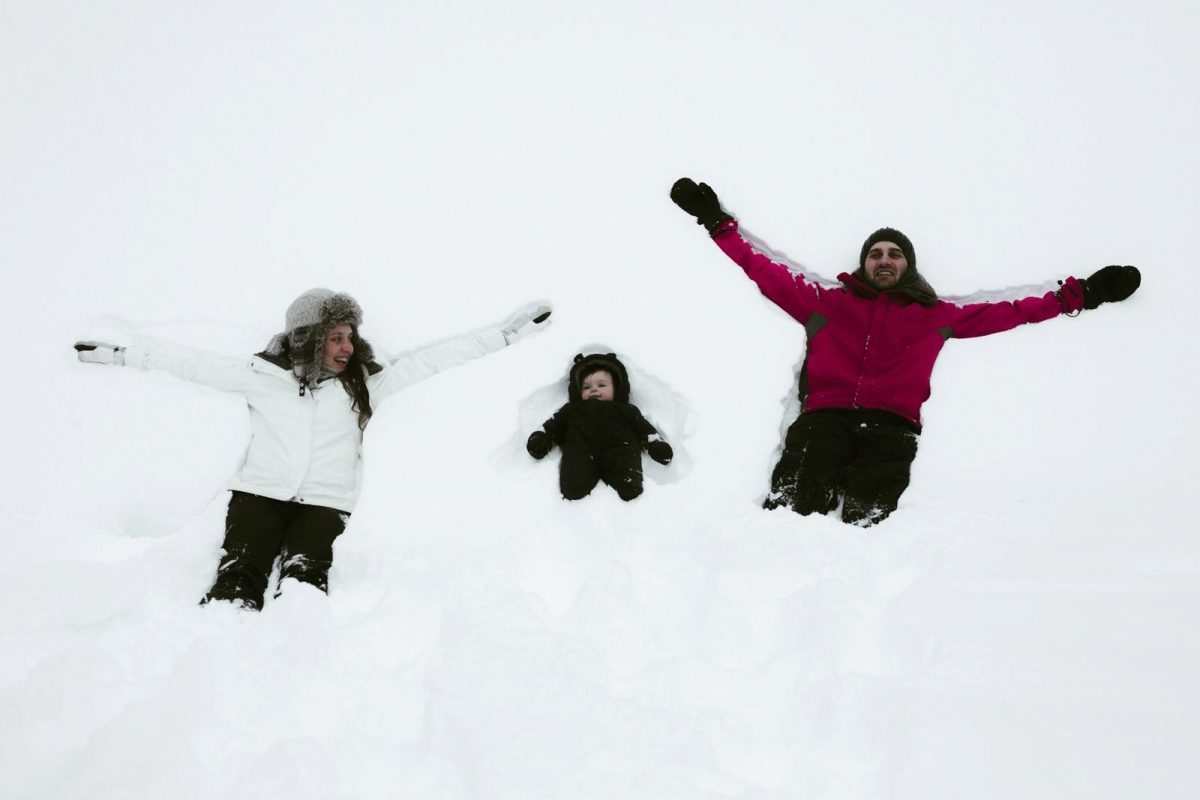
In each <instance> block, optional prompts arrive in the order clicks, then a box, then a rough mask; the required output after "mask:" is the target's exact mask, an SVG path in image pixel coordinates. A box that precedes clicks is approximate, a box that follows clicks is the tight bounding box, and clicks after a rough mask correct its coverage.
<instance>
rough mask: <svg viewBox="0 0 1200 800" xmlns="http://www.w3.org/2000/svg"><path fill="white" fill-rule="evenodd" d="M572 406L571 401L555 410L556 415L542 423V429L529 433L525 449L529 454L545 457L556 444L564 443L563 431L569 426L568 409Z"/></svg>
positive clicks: (535, 456) (539, 457) (538, 457)
mask: <svg viewBox="0 0 1200 800" xmlns="http://www.w3.org/2000/svg"><path fill="white" fill-rule="evenodd" d="M570 407H571V404H570V403H568V404H567V405H565V406H563V407H562V408H560V409H559V410H558V411H556V412H554V416H552V417H551V418H550V419H548V420H546V421H545V422H543V423H542V429H541V430H540V431H534V432H533V433H531V434H529V438H528V439H527V440H526V441H525V450H526V451H527V452H528V453H529V455H531V456H533V457H534V458H537V459H541V458H545V457H546V454H547V453H549V452H550V450H551V449H553V447H554V445H556V444H561V443H562V438H563V433H564V431H565V430H566V427H567V409H568V408H570Z"/></svg>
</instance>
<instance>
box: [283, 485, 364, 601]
mask: <svg viewBox="0 0 1200 800" xmlns="http://www.w3.org/2000/svg"><path fill="white" fill-rule="evenodd" d="M288 505H289V506H291V508H292V516H291V519H290V521H289V522H288V525H287V527H286V529H285V530H284V533H283V553H282V565H281V566H280V568H279V580H280V581H281V582H282V581H283V579H284V578H295V579H296V580H298V581H300V582H302V583H308V584H312V585H313V586H315V587H317V588H318V589H320V590H321V591H323V592H328V591H329V568H330V567H332V566H333V540H334V539H336V538H337V537H338V536H340V535H341V533H342V531H344V530H345V529H346V520H347V518H349V516H350V515H349V514H348V513H347V512H345V511H338V510H337V509H335V508H326V507H324V506H305V505H301V504H299V503H289V504H288Z"/></svg>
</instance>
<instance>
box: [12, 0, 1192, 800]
mask: <svg viewBox="0 0 1200 800" xmlns="http://www.w3.org/2000/svg"><path fill="white" fill-rule="evenodd" d="M1198 21H1200V20H1198V18H1197V12H1196V11H1195V7H1194V5H1193V4H1191V3H1188V2H1183V0H1179V1H1178V2H1170V1H1167V0H1149V1H1147V0H1140V1H1139V2H1132V0H1103V1H1102V2H1095V3H1090V4H1084V3H1076V2H1064V0H1037V2H1032V1H1031V0H1016V2H1010V3H1004V4H995V3H987V2H982V1H981V0H980V1H977V0H966V1H965V2H964V0H955V1H953V2H952V1H951V0H925V1H924V2H910V3H891V2H883V0H857V1H856V0H850V1H849V2H844V3H838V4H834V3H822V4H813V3H797V2H794V0H746V2H741V3H721V2H705V3H695V2H681V1H677V0H644V1H643V2H629V1H628V0H610V1H609V2H606V3H581V2H545V1H539V0H510V2H505V3H488V2H482V0H475V1H474V2H446V3H411V2H409V3H400V2H392V3H388V2H345V3H322V2H281V1H280V0H264V1H263V2H252V3H248V2H230V1H229V0H218V1H217V2H208V3H181V2H152V1H151V0H144V1H142V2H131V1H130V0H118V1H117V2H106V3H86V2H61V1H59V0H37V1H36V2H35V1H34V0H4V2H3V3H2V4H0V87H2V98H3V108H4V111H3V114H2V115H0V137H2V140H3V148H2V154H0V187H2V188H0V196H2V206H0V264H2V265H3V274H4V281H3V289H4V298H5V305H6V308H7V312H6V315H7V319H8V324H7V327H6V330H7V337H6V338H7V346H6V352H7V353H8V357H7V376H8V377H7V384H6V386H5V388H4V390H3V392H2V393H0V396H2V398H3V399H2V400H0V403H2V407H0V410H2V413H0V425H3V430H2V432H0V441H2V442H3V446H4V458H3V467H2V468H3V481H2V486H3V490H2V491H3V502H2V508H0V512H2V519H3V527H2V529H0V531H2V533H0V535H2V537H3V538H2V540H0V552H2V553H3V556H2V557H0V586H2V587H3V589H2V594H0V598H2V602H0V797H2V798H5V800H18V799H19V800H33V799H34V798H38V799H39V800H40V799H41V798H54V799H55V800H57V799H59V798H63V799H66V798H86V799H87V800H125V798H155V800H158V799H159V798H172V799H173V800H186V799H187V798H204V799H205V800H208V798H216V797H222V798H263V797H273V798H336V799H337V800H354V799H356V798H448V799H449V798H453V799H455V800H458V799H466V798H521V799H522V800H525V799H526V798H566V799H574V798H654V799H655V800H666V799H667V798H689V799H690V798H739V799H740V798H746V799H748V798H755V799H756V800H757V799H758V798H896V799H900V798H913V799H914V800H915V799H917V798H920V799H921V800H930V799H932V798H947V799H950V798H954V799H955V800H959V799H961V798H1013V797H1020V798H1026V799H1027V798H1055V799H1058V798H1088V799H1089V800H1096V799H1097V798H1114V799H1115V798H1131V797H1142V798H1156V799H1158V800H1161V799H1163V798H1172V799H1174V798H1191V797H1194V796H1195V792H1196V786H1197V785H1198V784H1200V760H1198V759H1197V758H1196V753H1197V748H1198V746H1200V689H1198V688H1197V676H1198V674H1200V634H1198V629H1200V626H1198V615H1200V544H1198V543H1197V541H1196V537H1197V525H1196V522H1195V518H1196V515H1197V512H1196V504H1195V500H1194V498H1195V492H1196V490H1195V485H1196V475H1197V472H1196V468H1195V465H1194V463H1193V462H1194V460H1195V455H1196V453H1197V452H1198V451H1200V437H1198V435H1197V431H1198V430H1200V426H1198V424H1197V422H1196V414H1197V402H1198V389H1200V381H1198V379H1197V376H1196V368H1197V364H1198V363H1200V359H1198V358H1197V356H1198V355H1200V344H1198V343H1197V340H1198V336H1197V330H1196V325H1195V317H1194V311H1195V299H1194V293H1195V289H1194V287H1195V282H1196V276H1197V272H1196V264H1197V252H1196V251H1197V247H1198V246H1200V245H1198V241H1200V239H1198V236H1200V227H1198V226H1197V220H1198V219H1200V192H1198V190H1197V187H1198V186H1200V145H1198V142H1200V55H1198V50H1197V48H1196V43H1195V35H1194V32H1195V29H1196V25H1197V22H1198ZM682 175H690V176H692V177H694V178H696V179H698V180H706V181H708V182H709V183H711V184H712V185H713V186H714V187H715V188H716V190H717V191H718V193H719V194H720V196H721V198H722V200H723V202H724V204H725V206H726V208H727V209H729V210H730V211H731V212H732V213H734V214H736V215H737V216H739V217H740V218H741V219H742V220H743V224H744V227H745V229H746V230H747V231H748V232H750V233H751V234H753V235H755V236H756V237H758V238H760V239H762V240H764V241H766V242H768V243H769V244H770V245H771V247H772V248H773V250H774V251H775V252H776V253H779V254H782V255H784V256H786V257H787V258H789V259H790V260H792V261H793V262H794V263H797V264H800V265H803V266H804V267H805V268H806V269H808V270H811V271H814V272H817V273H819V274H821V275H824V276H826V277H829V278H832V277H833V276H835V275H836V274H837V273H838V272H839V271H842V270H843V269H847V268H850V267H852V266H853V265H854V263H855V259H856V257H857V253H858V248H859V245H860V243H861V242H862V240H863V238H864V237H865V236H866V235H867V233H869V232H870V231H871V230H874V229H875V228H877V227H880V226H883V225H891V226H895V227H898V228H900V229H901V230H903V231H905V232H906V233H908V234H909V236H910V237H911V238H912V239H913V241H914V243H915V245H916V250H917V254H918V259H919V263H920V267H921V269H922V271H923V273H924V274H925V275H926V276H927V277H928V278H929V280H930V281H931V283H932V284H933V285H934V287H935V288H937V289H938V290H939V292H941V293H942V294H943V295H967V294H971V293H973V292H976V291H979V290H985V289H1004V288H1006V287H1014V286H1020V285H1025V284H1036V283H1042V282H1044V281H1047V280H1051V279H1055V278H1061V277H1064V276H1066V275H1068V274H1075V275H1087V274H1089V273H1090V272H1091V271H1093V270H1094V269H1096V268H1098V267H1100V266H1103V265H1105V264H1110V263H1117V264H1137V265H1139V266H1140V268H1141V269H1142V271H1143V275H1144V276H1145V278H1144V286H1143V288H1142V289H1141V291H1140V292H1139V293H1138V294H1137V295H1135V296H1134V297H1133V298H1132V299H1131V300H1130V301H1129V302H1127V303H1124V304H1121V305H1114V306H1105V307H1103V308H1101V309H1099V310H1097V311H1095V312H1090V313H1085V314H1084V315H1083V316H1082V317H1080V318H1078V319H1056V320H1052V321H1050V322H1047V323H1045V324H1043V325H1037V326H1029V327H1025V328H1022V329H1019V330H1015V331H1012V332H1010V333H1007V334H1002V335H998V336H994V337H990V338H987V339H980V340H974V341H960V342H950V343H949V344H948V346H947V347H946V349H945V350H944V352H943V355H942V357H941V359H940V361H939V364H938V368H937V370H936V372H935V375H934V394H933V398H932V399H931V400H930V401H929V402H928V403H927V404H926V406H925V410H924V415H925V423H926V428H925V434H924V436H923V438H922V440H921V450H920V455H919V456H918V459H917V461H916V464H915V470H914V474H913V482H912V486H911V488H910V489H909V491H908V492H907V493H906V494H905V495H904V497H903V499H902V503H901V507H900V509H899V510H898V512H897V513H896V514H895V515H894V516H893V517H892V518H891V519H890V520H889V521H888V522H887V523H886V524H885V525H882V526H880V527H877V528H874V529H869V530H865V531H864V530H860V529H857V528H852V527H847V526H844V525H842V524H841V523H839V522H838V521H836V520H834V519H827V518H801V517H797V516H795V515H792V514H788V513H783V512H776V513H768V512H765V511H762V510H761V509H760V508H759V502H760V500H761V498H762V495H763V493H764V492H765V490H766V486H767V480H768V474H769V470H770V467H771V465H772V463H773V459H774V457H775V454H776V448H777V447H778V444H779V439H780V431H781V425H783V424H784V423H785V421H786V420H785V415H786V413H787V408H788V398H789V394H790V392H791V391H792V384H793V371H794V369H795V368H796V366H797V364H798V363H799V361H800V359H801V358H802V354H803V349H804V335H803V331H802V329H801V328H800V326H798V325H797V324H795V323H794V322H793V321H792V320H791V319H790V318H788V317H786V316H785V315H784V314H782V313H781V312H779V311H778V310H777V309H775V308H774V307H773V306H771V305H770V304H769V303H767V301H765V300H764V299H762V298H761V297H760V296H759V294H758V292H757V290H756V289H755V288H754V286H753V285H752V284H751V283H750V282H749V281H747V280H746V279H745V278H744V276H743V275H742V274H741V272H740V270H738V269H737V268H736V267H735V266H734V265H733V264H731V263H730V262H729V261H728V260H727V259H726V258H725V257H724V256H723V255H722V254H721V253H720V251H718V250H717V249H716V248H715V247H714V246H713V245H712V244H711V243H710V242H709V241H708V239H707V237H706V236H705V235H704V231H703V230H702V229H700V228H698V227H697V226H696V225H695V224H693V223H692V221H691V220H690V219H689V218H688V217H686V216H685V215H684V214H683V213H682V212H680V211H679V210H678V209H677V208H676V207H675V206H674V205H672V204H671V202H670V201H669V199H668V197H667V192H668V189H669V187H670V186H671V183H672V182H673V181H674V180H675V179H676V178H678V177H680V176H682ZM311 286H328V287H331V288H334V289H338V290H342V291H347V292H350V293H351V294H353V295H354V296H356V297H357V298H358V299H359V300H360V301H361V302H362V304H363V306H364V307H365V311H366V322H365V325H364V327H363V333H364V335H365V336H366V337H367V338H369V339H370V340H371V341H372V342H373V343H374V344H375V345H376V346H377V347H378V348H380V349H382V350H384V351H390V352H395V351H401V350H405V349H409V348H413V347H416V346H419V345H421V344H424V343H428V342H431V341H435V340H438V339H441V338H443V337H446V336H449V335H453V334H457V333H460V332H463V331H466V330H470V329H473V328H476V327H479V326H481V325H484V324H487V323H492V322H495V321H498V320H500V319H502V318H504V317H505V316H506V315H507V314H508V313H509V312H510V311H511V310H512V309H513V308H515V307H516V306H518V305H520V304H521V303H523V302H526V301H528V300H533V299H537V298H546V299H549V300H551V301H552V302H553V303H554V304H555V309H556V310H555V314H554V318H553V319H554V322H553V325H552V326H551V327H550V329H549V330H548V331H547V332H546V333H544V334H543V335H540V336H538V337H535V338H533V339H530V340H528V341H525V342H522V343H520V344H519V345H518V346H516V347H512V348H509V349H507V350H505V351H504V352H502V353H499V354H497V355H495V356H491V357H489V358H486V359H483V360H480V361H477V362H474V363H472V364H469V365H467V366H464V367H462V368H459V369H457V370H455V371H452V372H447V373H443V374H441V375H439V376H437V377H435V378H434V379H431V380H429V381H427V382H425V383H423V384H420V385H418V386H415V387H413V388H412V389H411V390H409V391H406V392H404V393H402V394H400V395H397V396H395V397H393V398H392V399H391V400H390V401H388V402H387V403H386V404H385V405H383V406H381V407H380V408H379V409H378V413H377V415H376V416H375V418H374V420H373V422H372V423H371V426H370V428H369V429H368V431H367V438H366V459H367V464H366V472H367V478H366V486H365V490H364V493H363V496H362V500H361V502H360V504H359V507H358V509H357V511H356V513H355V514H354V516H353V519H352V521H351V524H350V526H349V528H348V530H347V532H346V534H345V535H344V537H342V538H341V539H340V540H339V542H338V544H337V548H336V561H335V565H334V569H333V573H332V576H331V590H332V591H331V595H330V596H329V597H328V598H326V597H325V596H322V595H319V594H318V593H316V592H308V591H297V592H294V593H292V594H290V595H284V596H283V597H281V598H280V599H279V600H276V601H274V602H270V603H269V604H268V606H267V607H266V609H265V610H264V611H263V613H261V614H258V615H255V614H249V613H244V612H238V611H235V610H233V609H231V608H228V607H224V608H216V607H210V608H204V609H202V608H199V607H198V606H197V605H196V603H197V600H198V599H199V597H200V596H201V594H202V593H203V592H204V590H205V589H206V588H207V586H208V584H209V582H210V580H211V578H212V575H213V572H214V568H215V564H216V562H217V558H218V551H219V547H220V541H221V536H222V527H223V515H224V510H225V504H226V502H227V499H228V495H227V493H225V492H224V491H223V488H222V487H223V484H224V482H225V480H226V479H227V478H228V477H229V475H230V474H231V473H232V471H233V469H234V468H235V466H236V465H237V463H238V461H239V458H240V456H241V454H242V451H243V449H244V447H245V443H246V439H247V435H248V423H247V417H246V413H245V410H244V404H243V403H242V402H241V400H240V399H239V398H238V397H237V396H231V395H224V394H221V393H219V392H216V391H213V390H209V389H204V388H200V387H196V386H193V385H189V384H186V383H184V382H181V381H178V380H175V379H173V378H170V377H168V376H165V375H161V374H140V373H136V372H134V371H132V370H120V369H107V368H102V367H94V366H85V365H81V364H79V363H77V362H76V360H75V356H74V352H73V351H72V350H71V347H70V345H71V343H72V342H73V341H74V340H75V339H77V338H79V337H81V336H85V335H104V336H108V337H110V338H116V339H118V340H120V341H124V342H130V341H135V340H140V339H141V338H142V337H147V338H153V339H163V340H169V341H173V342H176V343H180V344H186V345H189V346H192V347H198V348H204V349H208V350H213V351H216V352H220V353H227V354H242V353H248V352H253V351H256V350H258V349H260V348H261V347H262V346H263V345H264V344H265V343H266V341H267V339H268V338H269V337H270V336H271V334H273V333H275V332H276V331H277V330H279V329H280V328H281V327H282V321H283V312H284V309H285V308H286V306H287V304H288V303H289V302H290V301H291V299H292V298H293V297H295V295H297V294H298V293H299V292H301V291H302V290H304V289H307V288H309V287H311ZM593 345H596V346H603V347H605V348H606V349H612V350H615V351H616V352H618V353H619V354H620V355H622V356H623V357H624V358H625V359H626V361H627V363H628V364H629V365H630V367H631V370H632V372H633V376H634V380H635V385H634V388H635V395H634V399H635V401H636V402H638V403H639V405H640V406H641V407H642V409H643V411H645V412H646V413H647V414H648V416H650V418H651V419H652V420H654V421H655V422H657V423H658V424H659V426H660V428H662V429H663V431H664V432H665V433H666V434H667V435H668V436H669V438H670V439H671V440H672V441H673V443H674V444H675V445H676V448H677V452H678V453H679V458H678V459H677V461H676V462H675V463H674V464H673V465H672V466H671V467H670V468H668V469H662V468H658V467H657V466H656V465H652V464H650V462H649V461H648V460H647V464H648V467H647V473H648V481H647V491H646V493H645V495H644V496H643V497H642V498H640V499H638V500H637V501H635V502H632V503H628V504H626V503H622V502H620V501H619V500H618V499H617V497H616V495H615V494H614V493H613V492H612V491H611V490H608V489H606V488H604V487H600V488H599V489H598V490H597V491H596V492H595V493H594V494H593V495H592V496H591V497H589V498H587V499H586V500H584V501H582V502H579V503H575V504H569V503H566V502H564V501H562V500H561V499H560V498H559V497H558V495H557V492H556V470H557V458H556V457H555V456H552V457H551V458H548V459H547V460H546V461H543V462H534V461H533V460H532V459H530V458H529V457H528V456H527V455H525V453H524V451H523V449H522V446H521V445H522V442H523V440H524V437H525V435H526V434H527V433H528V431H529V430H530V429H531V426H532V425H535V424H536V423H538V422H540V421H541V419H542V418H544V416H546V415H547V414H548V412H549V411H551V410H553V407H554V406H555V405H556V404H557V403H558V402H561V400H562V398H563V397H564V395H563V386H562V383H561V381H562V378H563V375H564V373H565V370H566V368H567V366H568V364H569V362H570V359H571V357H572V356H573V355H574V354H575V353H576V352H578V351H580V350H581V349H584V348H587V347H589V346H593Z"/></svg>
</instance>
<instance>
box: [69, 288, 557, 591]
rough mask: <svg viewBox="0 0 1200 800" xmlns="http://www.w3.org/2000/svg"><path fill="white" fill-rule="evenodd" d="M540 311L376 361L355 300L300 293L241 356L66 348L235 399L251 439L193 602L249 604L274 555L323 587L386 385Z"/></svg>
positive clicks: (521, 329)
mask: <svg viewBox="0 0 1200 800" xmlns="http://www.w3.org/2000/svg"><path fill="white" fill-rule="evenodd" d="M549 316H550V307H549V306H548V305H544V304H536V303H535V304H530V305H528V306H526V307H524V308H522V309H520V310H518V311H517V312H516V313H515V314H513V316H512V317H511V318H510V319H509V320H508V321H507V322H505V323H503V324H502V325H499V326H495V327H491V328H486V329H484V330H482V331H478V332H475V333H471V334H467V335H464V336H459V337H457V338H454V339H450V340H447V341H444V342H441V343H439V344H436V345H433V346H430V347H426V348H423V349H420V350H417V351H415V352H413V353H410V354H407V355H405V356H401V357H398V358H397V359H395V360H394V361H392V362H390V363H388V362H386V360H385V361H384V363H381V362H380V361H379V360H377V359H376V355H375V351H374V349H373V348H372V347H371V345H370V344H369V343H368V342H367V341H366V340H365V339H363V338H362V336H361V335H360V334H359V327H360V326H361V325H362V320H363V315H362V309H361V308H360V307H359V304H358V303H357V302H356V301H355V300H354V298H353V297H351V296H350V295H348V294H340V293H334V292H332V291H330V290H328V289H311V290H309V291H307V292H305V293H304V294H302V295H300V296H299V297H297V298H296V300H295V301H294V302H293V303H292V304H291V305H290V306H289V307H288V309H287V313H286V315H285V327H284V332H283V333H280V334H277V335H276V336H275V337H273V338H272V339H271V341H270V343H269V344H268V345H267V347H266V349H265V350H263V351H262V352H261V353H258V354H256V355H254V356H252V357H249V358H226V357H221V356H215V355H209V354H196V353H185V352H181V351H179V350H176V349H172V348H170V347H167V346H165V345H160V344H152V345H148V346H129V347H121V346H119V345H115V344H110V343H106V342H96V341H81V342H77V343H76V344H75V349H76V351H77V352H78V355H79V360H80V361H83V362H86V363H92V364H113V365H118V366H126V367H136V368H138V369H141V370H152V369H154V370H164V371H166V372H169V373H171V374H173V375H176V376H178V377H180V378H183V379H185V380H188V381H194V382H196V383H200V384H204V385H206V386H211V387H214V388H217V389H222V390H225V391H230V392H240V393H241V394H243V395H244V396H245V398H246V404H247V406H249V410H250V427H251V438H250V444H249V446H248V447H247V450H246V455H245V458H244V459H243V461H242V464H241V466H240V467H239V468H238V470H237V473H236V474H235V475H234V477H233V479H232V481H231V482H230V484H229V488H230V489H232V492H233V493H232V496H231V497H230V500H229V510H228V512H227V514H226V520H225V540H224V545H223V547H224V551H225V552H224V555H223V556H222V557H221V560H220V564H219V566H218V567H217V575H216V579H215V580H214V582H213V585H212V588H211V589H209V590H208V593H207V594H206V595H205V596H204V599H203V601H202V602H204V603H207V602H209V601H212V600H227V601H232V602H233V603H235V604H238V605H241V606H242V607H245V608H250V609H254V610H259V609H261V608H262V605H263V597H264V595H265V593H266V590H267V584H268V582H269V580H270V576H271V573H272V571H273V570H274V566H275V562H276V560H277V559H278V560H279V562H280V568H279V576H280V584H281V585H282V582H283V580H285V579H289V578H291V579H294V580H296V581H299V582H301V583H305V584H309V585H311V586H315V587H316V588H318V589H320V590H321V591H326V592H327V591H328V576H329V568H330V566H331V565H332V563H333V541H334V539H336V538H337V537H338V535H339V534H341V533H342V531H343V530H344V529H345V527H346V522H347V520H348V518H349V516H350V512H352V511H353V510H354V505H355V502H356V501H357V499H358V493H359V489H360V486H361V482H362V437H363V431H364V430H365V429H366V427H367V423H368V422H369V421H370V419H371V414H372V412H373V410H374V408H375V407H376V406H377V405H378V404H379V403H380V402H381V401H382V400H384V399H385V398H386V397H388V395H390V394H392V393H393V392H396V391H398V390H400V389H403V388H405V387H406V386H409V385H411V384H414V383H416V382H417V381H420V380H423V379H425V378H428V377H429V376H431V375H433V374H434V373H436V372H439V371H440V370H444V369H448V368H450V367H454V366H457V365H459V364H463V363H465V362H467V361H470V360H472V359H475V358H479V357H480V356H484V355H487V354H489V353H494V352H496V351H498V350H501V349H503V348H504V347H506V346H507V345H509V344H513V343H515V342H516V341H517V340H518V339H520V338H521V337H523V336H525V335H527V334H529V333H532V332H534V331H537V330H540V329H541V328H543V327H545V325H547V324H548V318H549ZM276 596H278V592H277V593H276Z"/></svg>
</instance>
